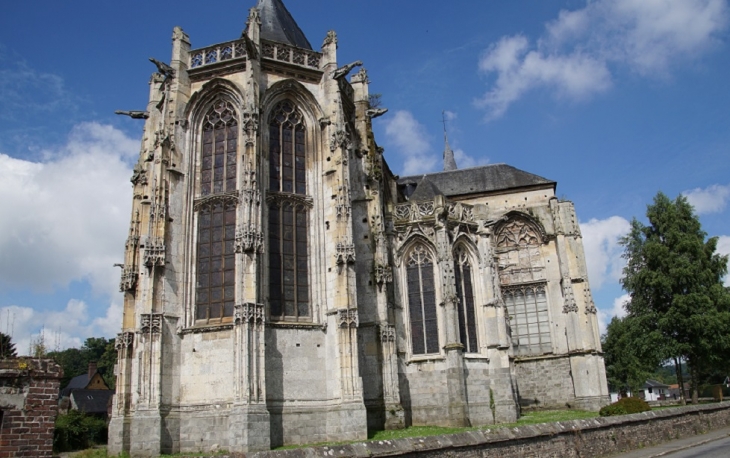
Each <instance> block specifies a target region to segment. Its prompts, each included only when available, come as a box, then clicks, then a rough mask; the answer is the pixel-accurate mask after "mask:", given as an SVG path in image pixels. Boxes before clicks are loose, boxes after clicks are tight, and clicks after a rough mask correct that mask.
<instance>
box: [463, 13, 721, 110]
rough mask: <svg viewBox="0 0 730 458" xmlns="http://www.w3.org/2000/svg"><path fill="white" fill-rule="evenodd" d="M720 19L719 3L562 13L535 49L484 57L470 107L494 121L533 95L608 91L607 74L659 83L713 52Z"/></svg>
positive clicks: (512, 39)
mask: <svg viewBox="0 0 730 458" xmlns="http://www.w3.org/2000/svg"><path fill="white" fill-rule="evenodd" d="M728 16H729V14H728V6H727V3H726V2H725V0H642V1H636V0H596V1H592V2H589V3H588V4H587V5H586V6H585V7H584V8H582V9H579V10H575V11H565V10H563V11H561V12H560V13H559V15H558V18H557V19H555V20H554V21H551V22H549V23H547V24H546V32H545V34H544V35H543V36H542V37H540V38H539V39H538V40H536V42H535V44H531V43H530V41H529V40H528V39H527V38H526V37H524V36H522V35H514V36H508V37H503V38H502V39H501V40H500V41H499V42H497V43H496V44H494V45H492V46H491V47H490V48H489V49H487V50H486V52H485V53H484V54H483V55H482V56H481V57H480V60H479V70H480V72H482V73H483V74H485V75H491V74H494V73H496V80H495V81H494V83H493V84H492V85H491V88H490V89H489V90H488V91H487V93H486V94H485V95H484V96H483V97H482V98H481V99H480V100H478V101H477V104H478V105H480V106H482V107H484V108H486V109H487V111H488V114H487V119H494V118H498V117H500V116H502V115H503V114H504V112H505V111H506V110H507V108H508V107H509V106H510V105H511V104H512V103H513V102H515V101H516V100H518V99H519V98H520V97H522V96H523V95H524V94H525V93H526V92H528V91H530V90H532V89H535V88H540V87H545V88H548V89H550V90H551V91H552V92H553V93H554V94H555V95H557V96H559V97H567V98H570V99H573V100H581V99H585V98H588V97H590V96H591V95H594V94H597V93H600V92H603V91H606V90H607V89H609V88H610V87H611V85H612V74H611V70H610V67H611V66H621V67H624V68H628V69H629V70H630V71H633V72H635V73H637V74H639V75H641V76H648V77H653V78H666V77H667V76H668V75H669V74H670V70H671V68H672V67H673V66H675V65H679V64H680V63H683V62H685V61H687V60H691V59H696V58H697V57H698V56H700V55H701V54H702V53H704V52H706V51H707V50H708V49H710V48H711V47H712V46H714V45H715V44H716V43H717V42H718V39H717V38H716V36H717V35H718V33H719V32H721V31H722V30H724V29H725V28H726V27H727V24H728Z"/></svg>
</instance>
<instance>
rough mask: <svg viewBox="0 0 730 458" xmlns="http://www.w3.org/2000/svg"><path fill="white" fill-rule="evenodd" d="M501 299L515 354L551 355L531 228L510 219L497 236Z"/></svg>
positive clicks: (541, 276)
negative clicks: (507, 314)
mask: <svg viewBox="0 0 730 458" xmlns="http://www.w3.org/2000/svg"><path fill="white" fill-rule="evenodd" d="M496 239H497V253H498V255H499V265H500V275H499V277H500V284H501V289H502V298H503V299H504V303H505V305H506V306H507V312H508V313H509V316H510V328H511V330H512V344H513V346H514V349H515V353H517V354H541V353H549V352H551V351H552V345H551V339H550V317H549V314H548V301H547V292H546V291H547V284H546V281H545V269H544V266H543V265H542V260H541V256H540V248H539V245H540V243H541V240H542V237H541V235H540V232H539V231H538V230H537V228H536V227H535V225H534V224H533V223H531V222H530V221H527V220H526V219H524V218H522V217H513V218H512V219H510V220H509V221H508V222H507V223H506V224H505V225H503V226H502V227H501V228H500V229H499V230H498V232H497V237H496Z"/></svg>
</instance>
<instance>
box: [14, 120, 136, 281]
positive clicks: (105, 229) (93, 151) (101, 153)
mask: <svg viewBox="0 0 730 458" xmlns="http://www.w3.org/2000/svg"><path fill="white" fill-rule="evenodd" d="M138 149H139V142H138V141H137V140H134V139H131V138H129V137H127V136H126V135H125V134H124V133H122V132H121V131H119V130H117V129H115V128H113V127H111V126H105V125H101V124H96V123H88V124H81V125H79V126H77V127H76V128H74V130H73V131H72V133H71V135H70V136H69V139H68V142H67V143H66V145H64V146H63V147H61V148H59V149H58V150H55V151H45V152H44V153H43V156H44V157H46V158H47V161H45V162H31V161H26V160H23V159H16V158H13V157H10V156H7V155H5V154H0V195H2V196H3V199H2V200H0V252H2V253H3V256H2V257H0V284H2V285H3V286H4V287H6V288H13V289H30V290H33V291H50V290H51V289H52V288H53V287H57V286H65V285H67V284H68V283H69V282H71V281H74V280H88V281H89V282H90V283H91V285H92V287H93V288H94V289H95V290H96V291H97V292H104V293H106V292H108V291H110V290H111V289H113V287H112V285H113V284H115V283H116V279H113V278H114V277H116V276H117V274H118V272H116V273H112V272H113V269H112V267H111V266H112V265H113V264H114V263H115V262H118V261H119V259H120V257H121V256H122V245H121V244H122V243H123V240H124V238H125V236H126V231H127V226H128V221H129V212H130V211H131V201H130V198H129V193H126V192H124V190H125V189H129V187H130V184H129V176H130V175H131V167H130V166H129V160H130V159H131V158H133V157H134V156H135V155H136V154H137V153H138Z"/></svg>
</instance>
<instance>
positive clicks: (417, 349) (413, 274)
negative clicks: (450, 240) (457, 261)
mask: <svg viewBox="0 0 730 458" xmlns="http://www.w3.org/2000/svg"><path fill="white" fill-rule="evenodd" d="M433 268H434V266H433V261H432V259H431V256H430V254H429V253H428V251H427V250H426V248H425V247H424V246H423V245H420V244H419V245H416V246H415V247H414V248H413V249H412V250H411V252H410V255H409V257H408V262H407V265H406V275H407V284H408V312H409V315H410V322H411V349H412V352H413V354H414V355H423V354H428V353H438V352H439V336H438V321H437V318H436V291H435V287H434V284H435V282H434V275H433Z"/></svg>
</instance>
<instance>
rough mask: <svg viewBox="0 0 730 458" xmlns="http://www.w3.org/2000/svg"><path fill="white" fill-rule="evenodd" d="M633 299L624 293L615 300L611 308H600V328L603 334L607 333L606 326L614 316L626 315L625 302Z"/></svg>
mask: <svg viewBox="0 0 730 458" xmlns="http://www.w3.org/2000/svg"><path fill="white" fill-rule="evenodd" d="M630 300H631V296H630V295H628V294H623V295H621V296H619V297H617V298H616V299H614V300H613V305H612V306H611V308H610V309H607V310H604V309H601V308H599V309H598V329H599V331H600V333H601V335H603V334H605V333H606V327H607V326H608V323H610V322H611V320H612V319H613V317H615V316H617V317H619V318H621V317H624V316H626V308H625V304H626V303H627V302H629V301H630Z"/></svg>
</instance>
